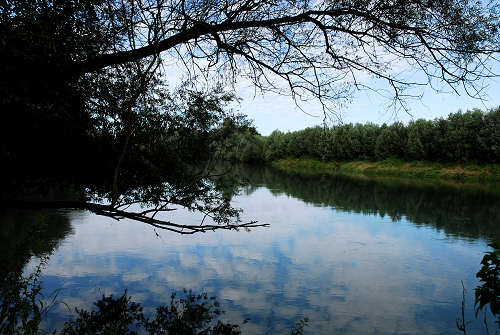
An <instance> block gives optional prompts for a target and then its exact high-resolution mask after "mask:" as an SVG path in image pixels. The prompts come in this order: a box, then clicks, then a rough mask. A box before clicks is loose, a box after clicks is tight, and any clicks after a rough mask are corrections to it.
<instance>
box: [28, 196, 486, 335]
mask: <svg viewBox="0 0 500 335" xmlns="http://www.w3.org/2000/svg"><path fill="white" fill-rule="evenodd" d="M234 202H235V204H236V205H237V206H240V207H242V208H243V209H244V213H245V216H246V217H249V218H257V219H258V220H259V221H261V222H266V223H270V224H271V227H270V228H259V229H254V230H252V231H251V232H244V231H241V232H227V231H220V232H214V233H206V234H199V235H194V236H179V235H175V234H171V233H167V232H159V234H160V237H159V238H158V237H157V236H156V234H155V231H154V230H153V229H152V228H150V227H148V226H146V225H144V224H141V223H137V222H131V221H120V222H116V221H113V220H111V219H109V218H103V217H98V216H95V215H92V214H88V213H85V212H71V213H69V214H68V215H70V220H71V224H72V227H73V233H72V234H71V235H69V236H68V237H67V238H66V239H65V240H64V241H63V242H62V243H61V245H60V246H59V248H58V249H57V250H56V252H55V253H54V254H53V255H52V256H51V258H50V261H49V264H48V266H47V267H46V269H45V270H44V272H43V273H44V275H43V278H42V281H43V284H44V287H45V292H51V290H55V289H61V291H60V292H59V296H58V299H59V301H64V303H65V304H58V305H57V306H56V307H55V308H54V309H53V310H52V312H51V313H50V314H49V323H48V324H47V327H49V328H50V327H58V326H60V325H61V323H62V322H64V320H65V319H66V318H68V317H69V316H70V315H71V314H72V311H71V310H68V307H67V306H71V307H79V308H86V309H90V308H91V307H92V302H93V301H96V300H98V299H99V298H100V296H101V295H102V294H104V293H105V294H110V293H114V294H117V295H118V294H121V293H123V290H124V289H125V288H126V289H127V290H128V293H129V294H131V295H132V296H133V298H134V299H135V300H136V301H139V302H141V303H142V304H143V305H144V306H145V307H146V311H148V310H149V311H153V309H154V308H155V307H156V306H158V305H160V304H164V303H166V302H167V300H168V298H169V296H170V294H171V292H172V291H180V290H182V289H183V288H187V289H192V290H193V291H195V292H199V291H205V292H208V293H209V295H214V296H216V297H217V298H218V299H219V301H220V302H221V303H222V308H223V309H224V310H226V314H225V316H224V319H228V320H231V321H232V322H235V323H241V322H242V321H243V319H245V318H250V321H249V323H247V324H245V325H243V326H242V330H243V333H254V334H264V333H268V334H272V333H287V332H289V329H290V328H291V326H292V325H293V324H294V323H295V322H297V321H298V320H299V319H301V318H302V317H308V318H309V319H310V322H309V324H310V326H309V327H308V328H307V329H308V331H310V333H314V334H318V333H325V334H327V333H332V332H336V333H346V334H359V333H373V334H376V333H381V334H382V333H384V334H389V333H394V334H401V333H412V334H416V333H426V334H431V333H453V332H455V331H456V328H455V320H456V318H457V316H458V315H459V311H460V302H461V283H460V281H461V280H463V281H464V285H465V287H466V288H468V296H467V299H468V301H467V303H468V310H467V315H469V316H470V318H473V312H472V309H471V308H472V303H473V295H472V293H473V288H474V287H475V286H476V285H477V281H476V280H475V278H474V275H475V273H476V272H477V270H478V269H479V263H480V261H481V258H482V255H483V253H484V251H485V250H486V249H487V247H486V242H485V241H483V240H474V239H459V238H455V237H450V236H449V234H446V233H445V232H443V231H437V230H436V229H434V228H432V227H430V226H422V225H420V226H417V225H414V224H412V223H411V222H409V221H407V220H406V219H405V218H404V217H403V218H402V219H401V220H400V221H398V222H394V221H393V220H392V219H391V218H389V217H387V216H386V217H384V218H382V217H380V216H379V215H362V214H356V213H350V212H346V211H342V210H336V209H333V208H332V207H330V206H317V205H313V204H307V203H304V202H303V201H301V200H298V199H295V198H293V197H291V196H288V195H285V194H280V193H279V192H276V190H275V191H274V194H273V193H271V192H270V190H268V189H267V188H265V187H258V188H256V189H254V190H253V192H250V194H248V195H242V196H239V197H238V198H236V199H235V200H234ZM175 218H176V220H178V221H179V220H185V221H188V220H190V221H192V220H198V219H199V218H197V217H196V215H194V216H193V214H188V213H185V215H184V214H181V215H179V213H177V214H176V216H175ZM32 264H34V262H32ZM472 327H473V328H474V327H480V324H479V322H476V323H475V325H472ZM474 330H476V331H477V330H478V329H471V333H474Z"/></svg>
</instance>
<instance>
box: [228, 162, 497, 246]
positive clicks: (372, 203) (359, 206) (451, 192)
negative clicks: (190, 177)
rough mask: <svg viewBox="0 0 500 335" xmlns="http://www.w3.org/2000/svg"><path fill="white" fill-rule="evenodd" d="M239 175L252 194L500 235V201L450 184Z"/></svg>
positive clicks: (260, 171)
mask: <svg viewBox="0 0 500 335" xmlns="http://www.w3.org/2000/svg"><path fill="white" fill-rule="evenodd" d="M233 171H234V173H236V174H239V175H240V176H241V178H242V179H245V180H247V181H248V182H249V183H250V186H249V187H248V188H247V191H248V192H252V190H253V189H255V187H256V186H259V185H265V186H266V187H267V188H268V189H270V190H271V192H273V193H274V194H281V193H284V194H287V195H289V196H293V197H295V198H298V199H300V200H302V201H304V202H306V203H312V204H315V205H321V206H332V207H335V208H336V209H338V210H343V211H348V212H355V213H362V214H378V215H380V216H389V217H390V218H392V219H393V220H394V221H399V220H400V219H401V218H402V217H403V216H404V217H406V219H407V220H409V221H411V222H413V223H414V224H416V225H430V226H432V227H433V228H435V229H439V230H441V229H442V230H443V231H444V232H445V233H446V234H449V235H452V236H458V237H466V238H485V239H487V240H495V239H498V238H499V237H500V231H499V229H498V225H497V223H498V222H499V221H500V206H498V204H499V202H500V199H499V197H498V196H496V195H494V194H490V193H486V192H483V191H480V190H473V189H465V188H455V187H452V186H446V185H440V184H437V185H419V184H407V183H404V182H401V181H399V182H398V181H395V180H390V181H384V182H379V181H376V180H363V179H352V178H348V177H343V176H325V177H321V176H319V177H311V176H303V175H300V176H299V175H293V174H287V173H283V172H279V171H276V170H273V169H265V168H256V167H252V168H246V167H244V166H237V167H234V168H233Z"/></svg>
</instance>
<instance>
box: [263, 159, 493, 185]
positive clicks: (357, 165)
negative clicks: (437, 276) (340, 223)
mask: <svg viewBox="0 0 500 335" xmlns="http://www.w3.org/2000/svg"><path fill="white" fill-rule="evenodd" d="M271 166H272V167H274V168H276V169H278V170H282V171H286V172H293V173H299V174H304V175H358V176H369V177H370V176H373V177H398V178H408V179H420V180H426V181H432V180H443V181H457V182H461V181H464V182H494V183H495V182H500V164H471V163H463V164H461V163H460V164H459V163H438V162H425V161H402V160H399V159H395V158H389V159H385V160H382V161H377V162H371V161H361V160H357V161H345V162H322V161H319V160H316V159H310V158H285V159H279V160H275V161H273V162H271Z"/></svg>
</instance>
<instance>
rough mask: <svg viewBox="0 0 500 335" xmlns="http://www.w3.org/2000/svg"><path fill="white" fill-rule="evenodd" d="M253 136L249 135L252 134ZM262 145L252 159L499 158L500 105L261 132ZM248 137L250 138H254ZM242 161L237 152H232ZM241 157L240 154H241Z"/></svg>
mask: <svg viewBox="0 0 500 335" xmlns="http://www.w3.org/2000/svg"><path fill="white" fill-rule="evenodd" d="M247 136H248V135H247ZM257 140H259V141H261V142H262V143H263V144H262V145H263V149H262V151H260V150H256V152H261V156H260V157H253V160H256V161H258V160H261V161H276V160H278V159H282V158H301V157H309V158H314V159H317V160H322V161H352V160H371V161H375V160H384V159H387V158H390V157H393V158H397V159H400V160H406V161H432V162H442V163H473V162H478V163H481V164H485V163H500V155H499V153H500V151H499V149H498V148H500V107H498V108H496V109H492V110H490V111H488V112H482V111H480V110H473V111H467V112H465V113H462V112H457V113H452V114H450V115H449V116H448V117H447V118H446V119H444V118H439V119H434V120H422V119H419V120H416V121H411V122H410V123H409V124H408V125H404V124H402V123H401V122H395V123H393V124H391V125H386V124H383V125H382V126H378V125H376V124H372V123H367V124H364V125H363V124H355V125H353V124H345V125H341V126H334V127H331V128H327V127H325V128H321V127H314V128H306V129H303V130H299V131H295V132H287V133H283V132H281V131H278V130H275V131H273V132H272V133H271V134H270V135H269V136H266V137H263V138H261V137H258V139H257V137H256V139H255V141H257ZM247 141H250V140H249V139H248V140H247ZM232 157H233V159H236V160H238V156H237V155H233V156H232ZM240 161H241V159H240Z"/></svg>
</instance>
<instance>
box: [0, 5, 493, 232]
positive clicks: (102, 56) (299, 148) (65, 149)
mask: <svg viewBox="0 0 500 335" xmlns="http://www.w3.org/2000/svg"><path fill="white" fill-rule="evenodd" d="M498 17H499V16H498V8H497V6H495V5H494V4H489V3H481V2H476V1H469V0H464V1H462V0H440V1H415V2H412V3H411V5H408V4H407V3H406V2H405V1H393V2H387V1H357V0H352V1H351V0H348V1H313V2H311V1H307V0H301V1H288V0H286V1H277V2H269V1H263V0H256V1H239V0H230V1H212V0H209V1H205V0H187V1H185V0H134V1H114V0H81V1H66V0H4V1H1V2H0V44H1V47H0V58H1V59H2V62H1V63H0V77H1V78H2V81H1V82H0V97H1V98H0V110H1V111H2V122H0V160H1V161H2V164H3V167H4V168H5V169H6V170H7V173H4V174H3V175H2V176H1V177H0V178H2V180H1V181H2V184H5V185H6V186H7V187H5V189H3V190H2V191H4V192H5V194H10V192H14V191H16V190H18V189H19V188H20V187H19V185H20V184H23V183H25V181H28V182H32V183H49V184H50V183H52V182H53V181H54V180H58V181H60V180H61V179H62V180H63V181H69V182H72V183H74V184H76V185H77V186H78V187H79V188H80V189H81V190H82V192H81V194H82V196H81V199H80V204H75V203H72V204H69V205H71V206H74V207H76V208H82V206H83V205H82V204H81V203H88V202H89V201H91V200H92V201H94V202H93V203H92V204H91V205H92V206H87V207H86V208H87V209H90V210H92V208H94V209H95V208H98V207H99V206H97V203H99V202H101V203H102V202H107V203H109V204H110V205H109V206H110V207H109V208H106V210H105V211H100V210H96V211H95V212H97V213H100V214H103V213H106V214H107V215H111V216H113V217H115V218H121V217H124V214H127V215H128V217H136V216H139V217H140V218H141V219H142V220H143V221H147V220H151V219H152V218H151V217H146V214H145V213H148V214H150V215H153V214H151V213H158V212H159V211H164V210H170V209H171V208H170V207H169V206H172V205H179V206H184V207H186V208H188V209H190V210H201V211H202V212H204V213H205V214H207V215H209V216H211V217H212V218H214V221H215V222H216V223H227V222H229V221H231V219H235V220H236V221H237V220H238V217H237V213H238V211H237V210H235V209H232V208H230V206H229V203H228V199H225V198H224V197H223V196H222V195H221V194H220V193H219V192H218V191H217V190H216V189H215V188H214V186H213V184H212V183H211V182H210V181H208V179H207V178H206V177H207V173H206V172H207V170H208V169H207V165H208V164H209V163H210V162H211V161H212V159H213V158H214V157H216V156H217V155H216V154H217V149H216V148H217V146H216V145H214V143H222V144H220V145H221V148H222V149H221V150H219V154H220V153H221V152H224V153H226V151H227V150H224V148H225V147H228V146H230V147H231V148H237V150H233V152H232V154H233V157H229V158H230V159H236V160H242V161H258V160H261V159H262V157H266V158H271V157H272V158H273V159H274V158H279V157H282V155H284V154H286V155H295V156H303V155H319V156H320V157H321V159H351V158H353V157H358V156H360V155H362V156H363V157H365V158H368V159H371V158H373V157H369V156H370V155H374V154H375V155H377V152H378V155H379V157H382V156H383V157H386V156H387V154H388V153H387V152H385V148H386V145H385V144H384V143H386V142H384V141H381V143H380V145H379V146H378V151H377V149H375V152H367V151H366V150H365V147H364V143H371V144H370V145H372V143H373V137H371V138H370V139H369V140H368V139H367V141H362V139H363V138H362V137H360V136H361V135H359V134H360V131H361V130H362V129H360V128H359V127H358V128H356V127H354V128H353V127H349V126H346V127H341V128H339V130H338V131H339V133H338V134H337V135H339V136H332V135H335V134H336V133H331V134H328V135H327V136H319V137H318V138H321V141H320V144H318V142H315V141H314V140H312V138H313V137H315V136H317V135H318V134H319V130H318V129H314V130H308V131H307V134H306V133H304V134H302V133H296V134H295V133H293V134H287V135H285V136H278V139H279V143H278V146H279V148H280V149H279V150H278V151H277V152H272V151H268V152H266V145H265V143H263V140H262V139H261V138H259V137H255V136H254V135H256V134H252V131H251V129H250V128H248V129H247V130H244V131H243V128H241V130H242V133H241V135H240V136H233V137H231V136H230V138H226V139H221V138H220V137H218V135H220V134H221V132H218V131H217V128H218V127H220V126H221V124H222V122H223V120H224V119H227V118H228V117H229V118H230V117H231V115H228V114H229V113H227V111H226V109H227V107H228V103H229V102H230V101H231V100H232V99H234V96H233V95H232V94H227V93H224V92H221V91H220V89H219V88H218V87H217V86H216V85H215V88H214V89H206V88H203V89H200V86H196V84H197V83H199V82H200V80H198V79H197V77H196V75H199V77H203V78H205V79H207V81H206V82H210V84H212V83H217V82H233V83H234V81H235V80H236V79H237V77H242V76H243V77H245V78H247V79H249V80H250V81H251V82H252V83H253V84H254V85H256V86H257V87H260V88H261V89H263V90H274V91H278V92H280V93H284V92H287V93H289V94H291V95H292V97H293V98H295V100H296V101H299V100H300V99H303V98H306V97H310V96H312V97H315V98H318V99H319V100H320V102H321V103H322V104H323V105H324V106H325V110H328V107H329V106H330V105H329V103H335V102H338V101H340V100H342V101H343V100H345V99H348V98H349V97H350V95H351V92H352V90H353V88H359V87H362V83H360V82H359V79H360V78H361V77H363V76H364V75H365V74H369V75H372V76H375V77H377V78H380V79H383V80H385V81H386V83H387V84H388V86H389V88H390V89H391V90H393V91H394V97H395V101H396V102H399V103H400V105H402V106H404V102H403V100H404V97H405V90H406V89H407V88H410V87H413V88H415V87H419V85H418V84H422V83H414V82H413V80H409V79H408V77H405V76H404V75H399V74H397V73H396V72H395V71H393V69H392V65H393V64H397V63H398V62H396V61H395V60H394V59H397V60H399V61H401V62H403V63H404V62H406V63H408V64H407V65H410V66H409V67H408V66H406V68H412V67H415V66H416V67H417V68H419V69H420V71H421V73H422V74H423V76H422V77H423V78H425V79H424V82H423V83H425V84H427V83H428V82H429V81H430V82H433V81H435V80H439V81H441V82H444V83H446V84H447V85H449V86H451V87H452V88H455V87H457V86H465V87H466V88H471V89H472V90H471V91H469V92H475V91H474V89H477V90H479V89H480V87H478V83H479V82H480V79H481V78H484V77H487V76H489V75H490V72H489V68H488V60H489V59H492V58H493V59H494V56H495V55H496V52H497V51H498V50H499V47H498V46H499V45H500V43H499V40H498V27H499V20H498ZM366 45H370V46H373V48H372V47H370V48H366V47H365V46H366ZM443 46H446V47H443ZM388 56H390V57H388ZM172 60H174V61H178V63H179V64H183V65H184V69H185V70H186V72H187V74H188V75H189V81H188V84H187V85H186V84H184V85H181V87H180V88H179V89H175V88H168V86H167V84H168V82H167V81H166V80H167V78H168V77H167V73H168V71H166V70H165V69H166V66H167V67H168V64H172V63H170V61H172ZM280 81H281V82H280ZM283 82H284V83H285V84H287V85H282V84H283ZM210 86H212V85H210ZM479 86H480V85H479ZM283 87H287V88H288V89H287V90H286V91H285V90H283V89H282V88H283ZM476 92H477V91H476ZM472 94H473V93H472ZM473 121H474V124H475V122H476V120H475V119H474V120H473ZM235 122H236V123H237V122H238V121H237V120H236V121H235ZM456 129H458V130H457V131H462V129H463V128H456ZM467 129H468V128H467ZM495 129H496V128H495ZM344 132H345V133H346V135H345V136H344V135H342V136H340V134H341V133H342V134H343V133H344ZM222 133H225V131H222ZM469 133H472V132H469ZM302 135H304V136H302ZM385 135H388V136H385ZM385 135H384V136H385V137H387V138H391V140H388V141H389V142H390V143H396V142H394V141H393V139H392V137H391V136H392V135H391V136H389V135H390V134H385ZM397 136H399V138H400V137H401V136H402V135H401V134H399V133H398V134H397ZM385 137H384V138H385ZM347 140H348V141H347ZM490 142H491V141H489V140H483V141H480V143H481V145H483V146H484V150H483V151H484V155H487V153H488V152H489V151H488V150H490V151H491V150H497V147H498V145H497V143H496V142H495V141H494V142H493V143H490ZM325 143H326V145H324V144H325ZM467 143H468V142H467ZM271 147H272V146H271ZM467 148H468V147H467V146H464V147H463V149H462V147H460V149H459V150H455V151H450V152H453V155H455V156H453V159H456V158H457V157H458V158H459V159H476V158H475V156H474V155H472V156H471V155H468V154H466V152H464V150H468V149H467ZM491 148H495V149H491ZM272 150H274V149H272ZM391 150H392V149H391ZM396 151H398V152H399V149H398V150H396ZM495 152H496V151H495ZM230 153H231V152H229V153H228V155H229V154H230ZM391 154H392V152H391ZM396 155H397V153H396ZM461 155H462V156H461ZM481 157H482V156H481ZM495 157H498V155H497V156H495ZM450 159H451V158H450ZM194 163H196V164H194ZM137 203H140V204H141V205H143V206H147V207H149V212H147V210H145V211H141V212H140V213H130V212H129V213H123V210H124V208H129V207H127V206H129V205H131V204H137ZM66 205H68V204H66ZM150 207H154V209H151V208H150ZM99 208H101V209H102V207H99ZM122 214H123V215H122ZM163 223H166V222H163ZM169 224H170V225H171V223H169ZM171 226H172V225H171Z"/></svg>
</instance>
